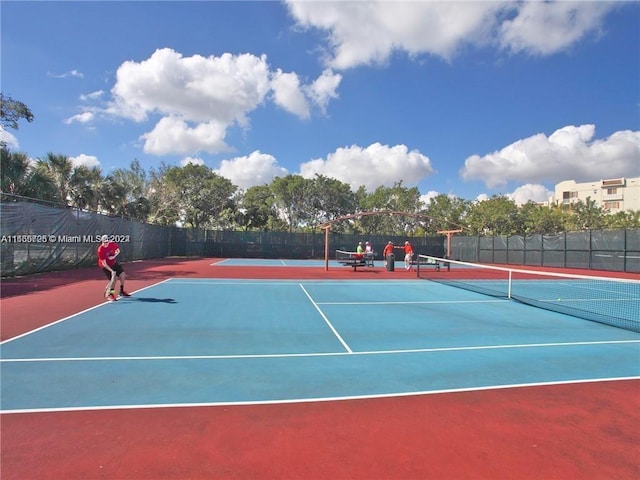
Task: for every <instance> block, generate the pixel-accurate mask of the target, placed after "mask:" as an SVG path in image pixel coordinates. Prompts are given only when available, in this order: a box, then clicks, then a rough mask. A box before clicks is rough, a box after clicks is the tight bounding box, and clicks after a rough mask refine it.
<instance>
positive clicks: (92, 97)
mask: <svg viewBox="0 0 640 480" xmlns="http://www.w3.org/2000/svg"><path fill="white" fill-rule="evenodd" d="M102 95H104V90H96V91H95V92H91V93H84V94H82V95H80V100H82V101H86V100H97V99H99V98H100V97H102Z"/></svg>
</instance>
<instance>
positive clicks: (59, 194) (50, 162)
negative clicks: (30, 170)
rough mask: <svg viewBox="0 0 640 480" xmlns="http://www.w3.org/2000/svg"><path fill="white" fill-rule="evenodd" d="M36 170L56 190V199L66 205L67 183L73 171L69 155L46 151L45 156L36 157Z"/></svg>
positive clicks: (67, 200)
mask: <svg viewBox="0 0 640 480" xmlns="http://www.w3.org/2000/svg"><path fill="white" fill-rule="evenodd" d="M36 170H37V171H38V172H40V173H41V174H42V175H44V176H45V177H47V178H48V179H49V181H50V182H51V185H52V186H53V188H54V190H55V192H56V200H57V201H58V202H60V203H62V204H65V205H68V204H69V200H70V198H69V193H70V188H69V186H70V185H69V184H70V182H71V174H72V172H73V164H72V163H71V160H70V159H69V157H67V156H65V155H55V154H53V153H47V156H46V158H40V159H38V162H37V164H36Z"/></svg>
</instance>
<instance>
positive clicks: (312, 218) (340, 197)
mask: <svg viewBox="0 0 640 480" xmlns="http://www.w3.org/2000/svg"><path fill="white" fill-rule="evenodd" d="M307 187H308V194H307V196H306V200H307V203H308V207H309V208H308V209H307V217H306V220H307V222H308V224H309V226H310V227H311V228H312V229H314V230H315V228H316V227H317V226H318V225H319V224H321V223H325V222H328V221H331V220H334V219H336V218H338V217H341V216H344V215H347V214H349V213H353V212H354V211H355V209H356V205H357V203H356V196H355V194H354V193H353V192H352V191H351V187H349V184H347V183H344V182H341V181H340V180H336V179H335V178H330V177H325V176H324V175H318V174H316V176H315V178H313V179H312V180H311V183H308V184H307Z"/></svg>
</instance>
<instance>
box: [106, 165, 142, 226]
mask: <svg viewBox="0 0 640 480" xmlns="http://www.w3.org/2000/svg"><path fill="white" fill-rule="evenodd" d="M109 181H110V182H111V183H112V184H113V185H114V186H116V185H117V190H118V191H119V194H118V195H119V196H121V198H115V197H114V198H112V201H114V202H116V203H117V204H118V208H117V210H118V212H117V213H118V214H120V215H125V216H127V217H129V218H135V219H136V220H140V221H146V220H147V219H148V217H149V214H150V212H151V202H150V201H149V199H148V190H149V181H148V178H147V173H146V172H145V170H144V169H143V168H142V166H141V165H140V162H139V161H138V160H137V159H134V160H133V161H132V162H131V165H130V166H129V168H128V169H126V168H118V169H116V170H114V171H113V172H112V173H111V175H110V176H109Z"/></svg>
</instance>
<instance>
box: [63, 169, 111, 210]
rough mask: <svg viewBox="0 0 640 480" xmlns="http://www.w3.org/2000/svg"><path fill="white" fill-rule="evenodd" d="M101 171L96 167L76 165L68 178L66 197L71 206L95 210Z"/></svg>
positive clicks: (98, 200) (101, 180)
mask: <svg viewBox="0 0 640 480" xmlns="http://www.w3.org/2000/svg"><path fill="white" fill-rule="evenodd" d="M102 182H103V178H102V173H101V171H100V169H99V168H98V167H92V168H89V167H87V166H85V165H79V166H76V167H75V168H74V169H73V170H72V172H71V176H70V178H69V184H68V191H67V195H68V199H69V204H70V205H71V206H73V207H77V208H81V209H88V210H93V211H97V210H98V207H99V204H100V187H101V185H102Z"/></svg>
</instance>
